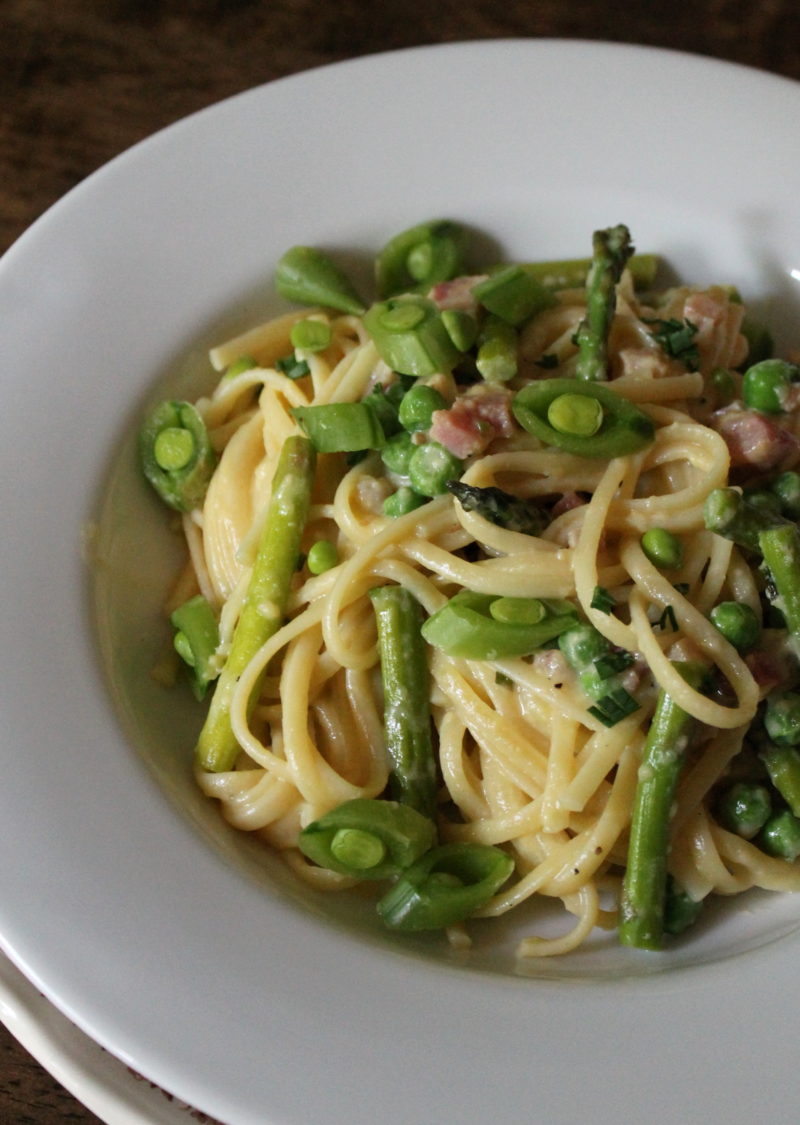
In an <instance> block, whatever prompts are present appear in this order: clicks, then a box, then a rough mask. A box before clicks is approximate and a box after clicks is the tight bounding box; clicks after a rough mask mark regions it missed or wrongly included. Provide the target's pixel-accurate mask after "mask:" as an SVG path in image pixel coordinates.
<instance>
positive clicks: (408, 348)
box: [364, 295, 461, 376]
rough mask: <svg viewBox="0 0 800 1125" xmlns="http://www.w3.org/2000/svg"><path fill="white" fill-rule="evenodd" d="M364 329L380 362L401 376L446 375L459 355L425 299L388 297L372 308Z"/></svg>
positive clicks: (439, 315) (436, 314)
mask: <svg viewBox="0 0 800 1125" xmlns="http://www.w3.org/2000/svg"><path fill="white" fill-rule="evenodd" d="M364 327H365V328H366V330H367V332H368V333H369V334H370V336H371V337H372V341H373V343H374V344H375V347H376V348H377V349H378V354H379V355H380V357H381V359H382V360H383V361H384V362H385V363H386V364H387V365H388V366H389V367H391V369H392V370H393V371H397V372H398V373H399V374H401V375H415V376H428V375H435V374H437V373H438V372H444V373H447V372H449V371H451V370H452V369H453V367H454V366H455V364H456V363H457V362H458V360H459V358H460V356H461V353H460V352H459V350H458V348H457V347H456V345H455V344H454V343H453V340H452V337H451V336H450V333H449V332H448V331H447V328H446V326H445V324H444V323H443V321H442V317H441V313H440V312H439V310H438V309H437V307H436V305H434V303H433V301H429V300H428V299H427V298H426V297H415V296H411V295H405V296H402V297H390V298H388V299H387V300H386V301H381V302H379V303H378V304H375V305H372V306H371V308H369V309H368V310H367V312H366V313H365V314H364Z"/></svg>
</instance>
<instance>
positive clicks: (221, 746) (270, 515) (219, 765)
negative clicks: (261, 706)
mask: <svg viewBox="0 0 800 1125" xmlns="http://www.w3.org/2000/svg"><path fill="white" fill-rule="evenodd" d="M314 468H315V453H314V447H313V445H312V444H311V442H310V441H309V440H308V438H306V437H303V436H301V435H299V434H293V435H292V436H291V437H289V438H287V439H286V441H285V442H284V443H283V448H282V449H281V454H280V457H279V458H278V464H277V467H276V469H275V476H274V478H273V481H272V494H271V497H270V501H269V505H268V508H267V515H266V519H265V522H264V529H263V531H262V533H261V540H260V542H259V545H258V551H257V553H256V559H255V562H254V563H253V570H252V574H251V576H250V582H249V584H248V587H247V592H246V594H245V598H244V603H243V605H242V611H241V613H240V615H239V620H238V622H237V624H236V628H235V630H234V634H233V641H232V643H231V649H230V652H229V654H228V659H227V660H226V661H225V665H224V667H223V669H222V672H221V674H220V677H219V679H218V681H217V685H216V688H215V690H214V694H213V696H212V698H211V706H210V708H209V711H208V715H207V716H206V720H205V723H204V724H203V729H202V730H201V732H200V737H199V739H198V742H197V747H196V750H195V756H196V760H197V764H198V766H199V767H200V768H201V769H205V770H209V771H211V772H215V773H216V772H220V771H224V770H230V769H232V768H233V766H234V763H235V761H236V758H237V757H238V755H239V744H238V742H237V741H236V738H235V736H234V733H233V729H232V727H231V715H230V704H231V698H232V696H233V693H234V690H235V688H236V685H237V683H238V681H239V679H240V677H241V675H242V673H243V672H244V670H245V668H246V667H247V665H248V664H249V663H250V660H251V659H252V657H253V656H254V655H255V653H256V652H257V651H258V650H259V649H260V648H261V646H262V645H263V644H265V643H266V642H267V641H268V640H269V639H270V637H272V636H273V635H274V634H275V633H276V632H277V631H278V629H279V628H280V627H281V624H282V623H283V617H284V613H285V611H286V603H287V601H288V598H289V591H290V589H291V584H292V579H293V578H294V574H295V571H296V570H297V563H298V559H299V557H300V540H301V537H302V534H303V530H304V528H305V524H306V520H307V518H308V510H309V506H310V504H311V489H312V486H313V482H314ZM260 686H261V685H260V683H258V684H256V685H255V688H254V691H253V693H252V695H251V698H250V700H249V703H250V706H251V707H252V706H253V704H254V703H255V700H256V698H257V695H258V691H259V690H260Z"/></svg>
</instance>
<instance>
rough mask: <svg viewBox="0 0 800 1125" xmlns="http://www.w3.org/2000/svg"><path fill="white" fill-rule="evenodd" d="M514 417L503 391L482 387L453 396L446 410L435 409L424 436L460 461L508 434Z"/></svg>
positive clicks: (505, 393)
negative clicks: (459, 395)
mask: <svg viewBox="0 0 800 1125" xmlns="http://www.w3.org/2000/svg"><path fill="white" fill-rule="evenodd" d="M513 432H514V418H513V415H512V413H511V396H510V394H509V393H508V391H505V390H483V389H482V388H481V390H480V391H476V392H475V393H473V394H469V393H468V394H465V395H462V397H461V398H457V399H456V401H455V402H454V403H453V405H452V406H451V407H450V409H449V410H435V411H434V413H433V418H432V420H431V428H430V430H429V432H428V436H429V437H430V439H431V440H432V441H438V442H440V444H441V445H443V446H445V448H446V449H449V450H450V452H451V453H452V454H454V456H456V457H458V458H460V459H461V460H462V461H463V460H465V459H466V458H467V457H473V456H475V455H476V454H478V453H481V452H482V451H483V450H484V449H486V447H487V446H488V445H489V444H490V442H492V441H494V440H495V438H499V437H504V438H507V437H511V435H512V433H513Z"/></svg>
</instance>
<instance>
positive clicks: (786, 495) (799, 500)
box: [771, 469, 800, 520]
mask: <svg viewBox="0 0 800 1125" xmlns="http://www.w3.org/2000/svg"><path fill="white" fill-rule="evenodd" d="M771 487H772V491H773V492H774V493H775V495H776V496H777V498H778V502H779V503H780V506H781V511H782V513H783V514H784V515H785V516H788V517H789V518H790V519H794V520H796V519H798V518H800V473H797V472H795V471H794V470H792V469H789V470H787V471H786V472H785V473H781V474H780V475H779V476H777V477H776V478H775V480H774V481H773V482H772V485H771Z"/></svg>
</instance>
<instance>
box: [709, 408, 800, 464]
mask: <svg viewBox="0 0 800 1125" xmlns="http://www.w3.org/2000/svg"><path fill="white" fill-rule="evenodd" d="M710 424H711V426H712V427H713V429H715V430H716V431H717V432H718V433H719V434H720V435H721V436H722V437H723V438H724V440H725V444H726V445H727V446H728V450H729V451H730V455H731V465H732V466H734V467H740V466H751V467H752V468H754V469H758V470H759V471H760V472H767V471H768V470H770V469H777V468H786V467H787V466H789V465H791V464H794V463H795V462H796V461H797V459H798V456H800V443H799V442H798V439H797V437H796V436H795V435H794V434H793V433H792V432H791V430H788V429H786V428H785V427H784V426H781V425H779V424H778V422H776V421H775V419H774V418H770V417H769V416H768V415H766V414H761V413H759V412H758V411H757V410H744V409H743V408H742V407H740V406H735V405H734V406H730V407H726V409H725V410H718V411H717V412H716V413H715V414H712V416H711V419H710Z"/></svg>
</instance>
